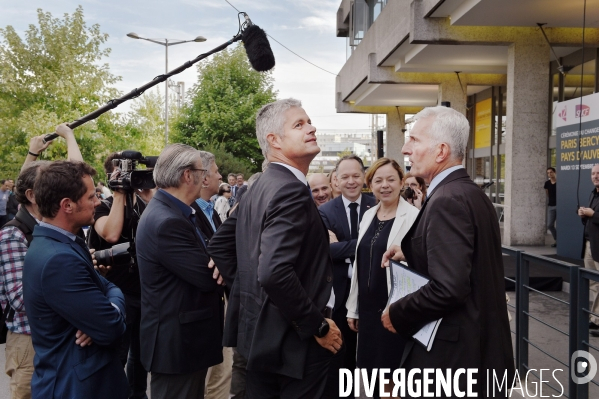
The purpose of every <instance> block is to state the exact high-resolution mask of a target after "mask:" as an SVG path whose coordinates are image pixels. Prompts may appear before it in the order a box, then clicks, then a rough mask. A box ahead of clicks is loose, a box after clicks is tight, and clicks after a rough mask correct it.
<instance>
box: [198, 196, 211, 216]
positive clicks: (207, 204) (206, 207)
mask: <svg viewBox="0 0 599 399" xmlns="http://www.w3.org/2000/svg"><path fill="white" fill-rule="evenodd" d="M196 204H198V206H199V207H200V209H201V210H202V212H204V213H206V212H212V210H213V209H214V204H213V203H212V201H206V200H204V199H202V198H198V199H197V200H196Z"/></svg>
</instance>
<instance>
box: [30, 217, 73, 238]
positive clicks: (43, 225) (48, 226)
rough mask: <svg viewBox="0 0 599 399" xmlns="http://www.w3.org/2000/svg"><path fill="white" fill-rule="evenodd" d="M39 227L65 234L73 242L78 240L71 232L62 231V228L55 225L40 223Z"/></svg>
mask: <svg viewBox="0 0 599 399" xmlns="http://www.w3.org/2000/svg"><path fill="white" fill-rule="evenodd" d="M39 225H40V226H42V227H45V228H48V229H52V230H54V231H57V232H59V233H60V234H64V235H65V236H67V237H69V238H70V239H71V240H73V241H75V239H76V238H77V236H76V235H75V234H73V233H71V232H70V231H66V230H65V229H62V228H60V227H58V226H55V225H53V224H50V223H46V222H42V221H40V223H39Z"/></svg>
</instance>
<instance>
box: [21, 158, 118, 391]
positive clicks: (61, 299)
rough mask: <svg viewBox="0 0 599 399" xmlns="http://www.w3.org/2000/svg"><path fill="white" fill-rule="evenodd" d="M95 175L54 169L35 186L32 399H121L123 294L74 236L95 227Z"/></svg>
mask: <svg viewBox="0 0 599 399" xmlns="http://www.w3.org/2000/svg"><path fill="white" fill-rule="evenodd" d="M95 173H96V172H95V170H94V169H93V168H92V167H91V166H89V165H87V164H85V163H83V162H66V161H59V162H54V163H52V164H50V165H48V166H46V167H43V169H42V170H40V173H39V174H38V176H37V178H36V180H35V183H34V189H33V191H34V193H35V200H36V203H37V204H38V206H39V212H40V214H41V216H42V220H41V222H40V223H39V225H38V226H36V227H35V229H34V232H33V237H34V240H33V242H32V243H31V246H30V247H29V250H28V251H27V255H26V257H25V266H24V272H23V296H24V299H25V306H26V308H27V316H28V317H29V322H30V325H31V333H32V340H33V347H34V349H35V358H34V367H35V371H34V374H33V377H32V380H31V393H32V396H33V397H34V398H111V399H117V398H123V399H124V398H126V397H127V392H128V387H127V379H126V377H125V372H124V370H123V367H122V365H121V363H120V361H119V357H118V347H119V342H120V338H121V336H122V335H123V333H124V332H125V302H124V297H123V294H122V293H121V291H120V290H119V289H118V288H117V287H116V286H115V285H114V284H112V283H110V282H108V280H106V279H104V278H103V277H101V276H100V275H99V274H98V273H97V272H96V271H95V270H94V265H93V263H92V258H91V256H90V254H89V251H88V249H87V246H86V245H85V241H84V240H83V239H82V238H81V237H78V236H77V232H78V231H79V230H80V229H81V227H83V226H88V225H91V224H92V223H93V221H94V209H95V207H96V206H98V205H99V203H100V201H99V200H98V199H97V198H96V195H95V187H94V183H93V180H92V176H93V175H95Z"/></svg>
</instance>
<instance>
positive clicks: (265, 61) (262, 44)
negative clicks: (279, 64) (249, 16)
mask: <svg viewBox="0 0 599 399" xmlns="http://www.w3.org/2000/svg"><path fill="white" fill-rule="evenodd" d="M241 40H242V41H243V44H244V45H245V52H246V53H247V56H248V61H250V64H251V65H252V68H254V69H255V70H256V71H258V72H265V71H268V70H270V69H272V68H273V67H274V66H275V56H274V54H273V53H272V49H271V48H270V43H269V42H268V39H267V38H266V32H264V31H263V30H262V29H260V27H259V26H258V25H253V24H250V25H249V26H248V27H247V28H245V30H244V31H243V33H242V34H241Z"/></svg>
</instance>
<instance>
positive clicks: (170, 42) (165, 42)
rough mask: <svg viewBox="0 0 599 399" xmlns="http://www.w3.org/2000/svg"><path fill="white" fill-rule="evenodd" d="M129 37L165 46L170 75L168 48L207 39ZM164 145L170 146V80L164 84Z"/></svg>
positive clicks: (131, 35) (130, 34)
mask: <svg viewBox="0 0 599 399" xmlns="http://www.w3.org/2000/svg"><path fill="white" fill-rule="evenodd" d="M127 36H128V37H130V38H132V39H142V40H146V41H148V42H152V43H156V44H160V45H161V46H164V72H165V73H168V47H169V46H174V45H175V44H183V43H190V42H196V43H201V42H205V41H206V38H205V37H204V36H197V37H196V38H195V39H193V40H173V39H149V38H147V37H141V36H139V35H138V34H137V33H135V32H130V33H127ZM164 143H165V146H167V145H168V79H167V80H166V81H165V82H164Z"/></svg>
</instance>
